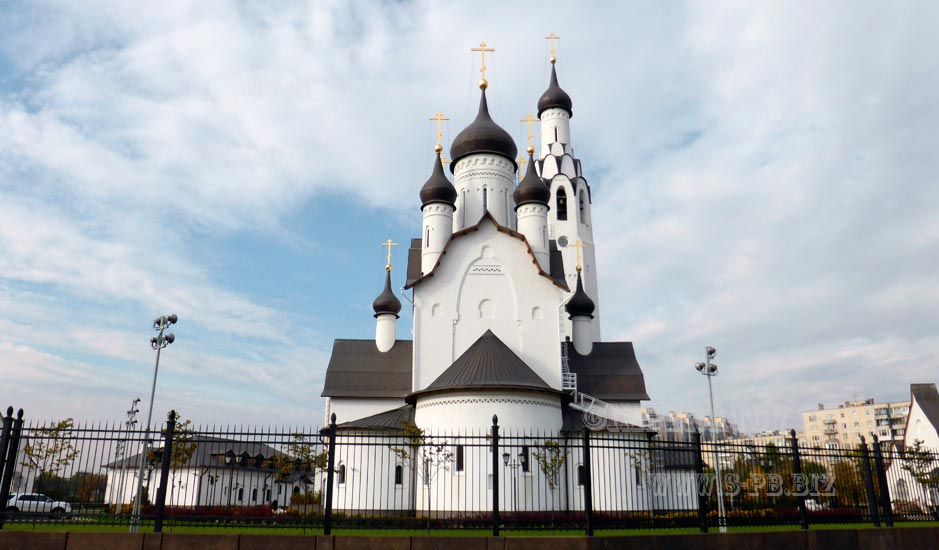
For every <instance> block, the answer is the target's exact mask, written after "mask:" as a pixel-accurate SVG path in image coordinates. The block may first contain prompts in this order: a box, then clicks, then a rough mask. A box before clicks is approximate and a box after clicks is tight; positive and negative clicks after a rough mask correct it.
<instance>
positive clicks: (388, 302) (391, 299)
mask: <svg viewBox="0 0 939 550" xmlns="http://www.w3.org/2000/svg"><path fill="white" fill-rule="evenodd" d="M372 309H373V310H375V317H378V316H379V315H382V314H388V313H390V314H392V315H394V316H395V318H397V317H398V313H400V312H401V300H398V297H397V296H395V293H394V291H393V290H391V269H390V266H389V269H387V270H386V271H385V288H384V289H383V290H382V291H381V294H379V295H378V297H377V298H375V301H374V302H372Z"/></svg>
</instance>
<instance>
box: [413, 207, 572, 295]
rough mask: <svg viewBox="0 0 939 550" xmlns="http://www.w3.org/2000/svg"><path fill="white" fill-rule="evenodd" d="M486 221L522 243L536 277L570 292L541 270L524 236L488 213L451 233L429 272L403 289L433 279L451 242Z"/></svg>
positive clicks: (478, 227)
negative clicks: (535, 271)
mask: <svg viewBox="0 0 939 550" xmlns="http://www.w3.org/2000/svg"><path fill="white" fill-rule="evenodd" d="M487 220H488V221H489V222H491V223H492V224H493V225H494V226H495V228H496V231H499V232H500V233H505V234H506V235H508V236H510V237H514V238H516V239H518V240H520V241H522V243H524V245H525V250H526V251H527V252H528V256H529V257H530V258H531V263H532V265H533V266H534V268H535V269H537V270H538V275H540V276H542V277H544V278H545V279H547V280H549V281H551V284H553V285H554V286H556V287H558V288H560V289H561V290H563V291H565V292H570V291H571V289H570V287H569V286H568V285H567V283H566V282H565V281H560V280H557V279H555V278H553V277H552V276H551V274H550V273H547V272H545V270H543V269H541V265H540V264H539V263H538V258H536V257H535V252H534V251H533V250H532V248H531V245H530V244H529V243H528V239H526V238H525V235H522V234H521V233H519V232H517V231H513V230H511V229H509V228H508V227H505V226H503V225H501V224H499V222H498V221H496V219H495V217H493V215H492V214H491V213H490V212H488V211H487V212H485V213H484V214H483V215H482V218H480V219H479V222H477V223H476V225H471V226H470V227H467V228H464V229H461V230H459V231H457V232H455V233H453V234H452V235H450V239H449V240H447V244H445V245H444V247H443V251H442V252H441V253H440V257H439V258H438V259H437V262H436V263H434V267H433V268H432V269H431V270H430V272H428V273H424V274H423V275H421V276H420V277H418V278H417V279H414V280H412V281H408V282H407V283H406V284H405V285H404V288H405V289H409V288H414V287H416V286H417V285H419V284H420V283H421V282H422V281H424V280H426V279H429V278H430V277H433V276H434V273H435V272H436V271H437V268H438V267H439V266H440V263H441V262H443V260H444V258H445V257H446V255H447V251H448V250H449V249H450V246H451V244H452V243H453V241H455V240H457V239H459V238H460V237H464V236H466V235H469V234H472V233H475V232H477V231H479V230H480V228H481V227H482V224H483V223H485V222H486V221H487Z"/></svg>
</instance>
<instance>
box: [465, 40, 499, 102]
mask: <svg viewBox="0 0 939 550" xmlns="http://www.w3.org/2000/svg"><path fill="white" fill-rule="evenodd" d="M470 51H474V52H479V53H480V54H482V60H483V63H482V66H481V67H480V69H479V72H481V73H482V75H483V77H482V80H480V81H479V88H480V89H482V90H485V89H486V88H487V87H488V86H489V82H487V81H486V52H494V51H496V49H495V48H487V47H486V43H485V42H480V43H479V47H478V48H470Z"/></svg>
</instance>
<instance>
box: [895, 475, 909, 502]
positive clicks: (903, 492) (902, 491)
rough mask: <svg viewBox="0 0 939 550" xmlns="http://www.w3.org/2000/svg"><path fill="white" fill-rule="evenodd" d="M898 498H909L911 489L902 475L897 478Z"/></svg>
mask: <svg viewBox="0 0 939 550" xmlns="http://www.w3.org/2000/svg"><path fill="white" fill-rule="evenodd" d="M897 498H898V499H899V500H909V498H910V489H909V487H907V485H906V480H905V479H903V478H902V477H901V478H900V479H898V480H897Z"/></svg>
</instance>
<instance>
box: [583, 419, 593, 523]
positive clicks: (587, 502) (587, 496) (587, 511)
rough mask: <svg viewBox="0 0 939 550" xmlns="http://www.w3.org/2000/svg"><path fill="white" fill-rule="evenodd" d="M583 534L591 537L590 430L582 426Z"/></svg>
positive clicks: (591, 482) (591, 481) (591, 480)
mask: <svg viewBox="0 0 939 550" xmlns="http://www.w3.org/2000/svg"><path fill="white" fill-rule="evenodd" d="M584 532H585V534H586V535H587V536H588V537H592V536H593V475H592V474H591V473H590V428H588V427H586V426H584Z"/></svg>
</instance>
